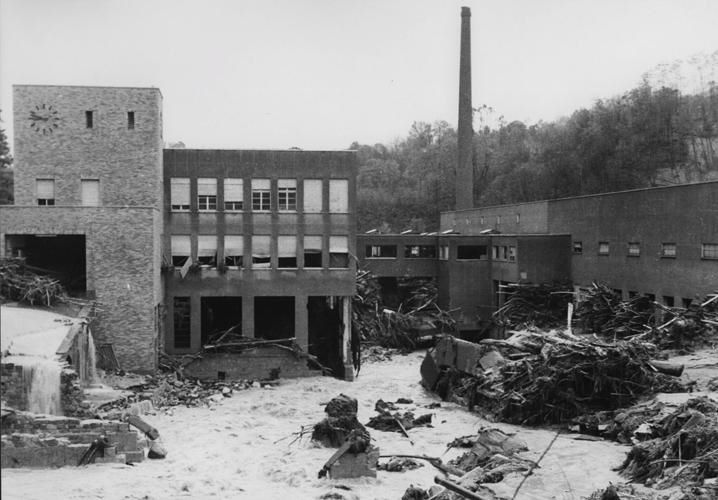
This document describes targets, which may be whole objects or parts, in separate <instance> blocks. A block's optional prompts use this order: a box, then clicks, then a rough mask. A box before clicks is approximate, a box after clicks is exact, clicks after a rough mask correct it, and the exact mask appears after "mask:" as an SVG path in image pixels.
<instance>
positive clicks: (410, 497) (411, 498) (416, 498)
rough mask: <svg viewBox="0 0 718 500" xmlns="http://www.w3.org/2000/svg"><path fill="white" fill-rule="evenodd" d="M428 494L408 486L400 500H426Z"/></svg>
mask: <svg viewBox="0 0 718 500" xmlns="http://www.w3.org/2000/svg"><path fill="white" fill-rule="evenodd" d="M427 498H429V494H428V493H427V492H426V491H425V490H422V489H421V488H417V487H415V486H414V485H413V484H412V485H410V486H409V487H408V488H407V489H406V491H405V492H404V494H403V495H402V497H401V500H426V499H427Z"/></svg>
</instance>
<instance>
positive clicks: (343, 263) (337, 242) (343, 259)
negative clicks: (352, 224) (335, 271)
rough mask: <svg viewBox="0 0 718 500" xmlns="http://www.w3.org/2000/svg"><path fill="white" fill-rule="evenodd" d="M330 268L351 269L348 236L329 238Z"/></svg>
mask: <svg viewBox="0 0 718 500" xmlns="http://www.w3.org/2000/svg"><path fill="white" fill-rule="evenodd" d="M329 267H330V268H347V267H349V238H348V237H346V236H330V237H329Z"/></svg>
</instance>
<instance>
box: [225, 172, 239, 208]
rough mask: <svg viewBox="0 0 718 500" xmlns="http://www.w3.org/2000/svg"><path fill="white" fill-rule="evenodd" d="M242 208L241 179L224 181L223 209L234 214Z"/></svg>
mask: <svg viewBox="0 0 718 500" xmlns="http://www.w3.org/2000/svg"><path fill="white" fill-rule="evenodd" d="M243 208H244V182H243V181H242V179H225V180H224V209H225V210H226V211H228V212H235V211H239V210H242V209H243Z"/></svg>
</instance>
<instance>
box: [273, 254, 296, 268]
mask: <svg viewBox="0 0 718 500" xmlns="http://www.w3.org/2000/svg"><path fill="white" fill-rule="evenodd" d="M277 267H278V268H290V269H295V268H296V267H297V258H296V257H278V258H277Z"/></svg>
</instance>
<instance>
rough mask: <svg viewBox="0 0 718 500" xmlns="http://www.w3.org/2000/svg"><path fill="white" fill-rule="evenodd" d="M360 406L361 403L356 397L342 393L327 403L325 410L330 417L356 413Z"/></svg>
mask: <svg viewBox="0 0 718 500" xmlns="http://www.w3.org/2000/svg"><path fill="white" fill-rule="evenodd" d="M358 408H359V404H358V402H357V400H356V399H354V398H352V397H349V396H347V395H346V394H340V395H339V396H337V397H335V398H333V399H332V400H331V401H329V403H327V406H326V407H325V408H324V411H325V412H327V415H329V416H330V417H343V416H348V415H356V414H357V410H358Z"/></svg>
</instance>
